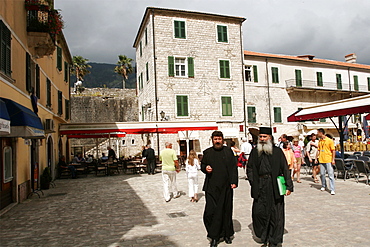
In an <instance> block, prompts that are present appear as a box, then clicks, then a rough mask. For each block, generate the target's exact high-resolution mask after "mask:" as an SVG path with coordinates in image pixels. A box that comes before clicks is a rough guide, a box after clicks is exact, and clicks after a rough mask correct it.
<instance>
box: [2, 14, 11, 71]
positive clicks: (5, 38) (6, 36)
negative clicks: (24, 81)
mask: <svg viewBox="0 0 370 247" xmlns="http://www.w3.org/2000/svg"><path fill="white" fill-rule="evenodd" d="M11 39H12V38H11V32H10V30H9V29H8V28H7V26H6V25H5V24H4V22H3V21H2V20H0V70H1V71H3V72H4V73H5V74H6V75H8V76H11V73H12V71H11Z"/></svg>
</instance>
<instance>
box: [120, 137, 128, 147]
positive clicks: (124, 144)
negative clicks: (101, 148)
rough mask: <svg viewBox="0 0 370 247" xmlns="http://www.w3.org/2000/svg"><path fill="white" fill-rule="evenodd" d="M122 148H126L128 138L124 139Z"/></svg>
mask: <svg viewBox="0 0 370 247" xmlns="http://www.w3.org/2000/svg"><path fill="white" fill-rule="evenodd" d="M121 141H122V147H126V146H127V140H126V138H122V140H121Z"/></svg>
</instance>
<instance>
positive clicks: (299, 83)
mask: <svg viewBox="0 0 370 247" xmlns="http://www.w3.org/2000/svg"><path fill="white" fill-rule="evenodd" d="M295 83H296V86H297V87H302V71H301V70H299V69H296V70H295Z"/></svg>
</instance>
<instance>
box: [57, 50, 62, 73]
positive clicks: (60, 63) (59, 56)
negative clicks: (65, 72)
mask: <svg viewBox="0 0 370 247" xmlns="http://www.w3.org/2000/svg"><path fill="white" fill-rule="evenodd" d="M57 69H58V70H59V71H62V48H60V47H59V46H57Z"/></svg>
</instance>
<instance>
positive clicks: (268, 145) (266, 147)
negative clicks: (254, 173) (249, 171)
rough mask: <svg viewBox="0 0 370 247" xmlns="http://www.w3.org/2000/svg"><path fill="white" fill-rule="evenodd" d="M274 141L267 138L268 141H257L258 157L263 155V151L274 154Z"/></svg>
mask: <svg viewBox="0 0 370 247" xmlns="http://www.w3.org/2000/svg"><path fill="white" fill-rule="evenodd" d="M272 149H273V146H272V141H271V140H267V141H266V142H261V141H258V143H257V151H258V157H260V156H261V155H262V153H265V154H267V155H272Z"/></svg>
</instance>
